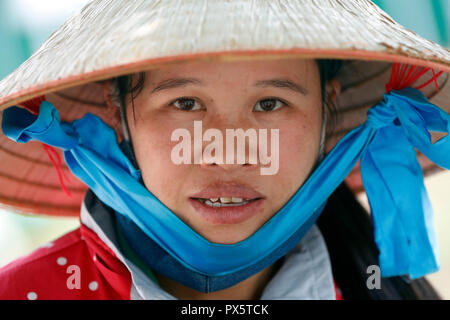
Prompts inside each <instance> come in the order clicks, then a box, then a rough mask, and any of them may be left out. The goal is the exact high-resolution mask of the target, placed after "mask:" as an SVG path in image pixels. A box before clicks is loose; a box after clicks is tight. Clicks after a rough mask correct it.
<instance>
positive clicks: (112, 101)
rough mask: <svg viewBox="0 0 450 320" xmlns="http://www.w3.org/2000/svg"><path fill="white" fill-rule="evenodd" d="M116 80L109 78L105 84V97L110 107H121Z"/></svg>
mask: <svg viewBox="0 0 450 320" xmlns="http://www.w3.org/2000/svg"><path fill="white" fill-rule="evenodd" d="M116 87H117V86H116V83H115V80H112V79H111V80H107V81H106V82H105V83H104V84H103V98H104V100H105V101H106V104H107V106H108V108H115V109H118V108H119V107H120V102H119V97H118V94H117V92H116V91H117V88H116Z"/></svg>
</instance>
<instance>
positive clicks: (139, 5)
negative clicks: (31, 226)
mask: <svg viewBox="0 0 450 320" xmlns="http://www.w3.org/2000/svg"><path fill="white" fill-rule="evenodd" d="M294 57H297V58H337V59H345V60H346V62H345V64H344V67H343V69H342V71H341V72H340V74H339V76H338V79H339V80H340V81H341V84H342V93H341V95H340V97H339V99H338V104H337V108H338V118H337V126H336V128H335V130H334V131H333V132H328V138H327V146H326V149H327V150H330V149H331V148H332V147H333V146H334V145H335V144H336V142H337V141H339V139H340V138H341V137H342V136H344V135H345V134H346V133H347V132H348V131H350V130H351V129H353V128H354V127H356V126H358V125H360V124H362V123H363V122H364V121H365V119H366V111H367V110H368V108H369V107H371V106H372V105H374V104H375V103H376V102H378V101H380V100H381V99H382V95H383V93H385V84H386V83H387V82H388V80H389V77H390V74H391V66H392V63H393V62H395V63H403V64H410V65H416V66H422V67H428V68H430V70H429V71H428V72H427V74H425V75H424V76H422V77H421V78H420V79H419V80H417V83H416V84H415V86H416V87H417V86H420V85H421V84H425V83H426V82H428V81H429V80H430V79H431V78H432V77H433V74H437V73H438V72H440V71H442V73H441V74H440V76H439V78H437V79H435V80H433V83H434V84H432V85H427V86H424V88H423V89H421V90H422V92H424V94H425V95H426V96H427V97H429V99H430V101H431V102H432V103H434V104H436V105H438V106H439V107H441V108H442V109H444V110H446V111H449V110H450V81H448V79H449V73H450V51H449V50H448V49H445V48H442V47H441V46H439V45H437V44H435V43H433V42H431V41H428V40H426V39H423V38H421V37H420V36H418V35H416V34H415V33H413V32H411V31H409V30H407V29H405V28H404V27H402V26H401V25H400V24H398V23H396V22H395V21H393V19H392V18H390V17H389V16H388V15H387V14H386V13H385V12H383V11H382V10H381V9H379V8H378V7H377V6H376V5H374V4H373V3H372V2H371V1H369V0H321V1H317V0H292V1H291V0H289V1H282V0H273V1H250V0H233V1H228V0H214V1H198V0H195V1H194V0H188V1H175V0H165V1H155V0H153V1H151V0H132V1H121V0H94V1H92V2H91V3H89V4H88V5H87V6H86V7H85V8H84V9H83V10H82V11H81V12H80V13H79V14H77V15H75V16H73V17H72V18H70V19H69V20H68V21H67V22H66V23H65V24H63V25H62V26H61V27H60V28H59V29H58V30H57V31H56V32H55V33H53V34H52V35H51V36H50V38H49V39H48V40H47V41H46V42H45V43H44V44H43V45H42V46H41V47H40V48H39V49H38V50H37V51H36V52H35V53H34V54H33V55H32V56H31V57H30V58H29V59H28V60H27V61H26V62H25V63H23V64H22V65H21V66H20V67H19V68H18V69H17V70H16V71H14V72H13V73H12V74H10V75H9V76H8V77H6V78H5V79H3V80H2V81H1V82H0V110H4V109H5V108H7V107H9V106H13V105H23V104H24V102H26V101H28V100H30V99H32V98H35V97H38V96H41V95H45V96H46V99H47V100H48V101H50V102H52V103H53V104H54V105H55V107H56V108H57V109H58V110H59V112H60V115H61V120H62V121H73V120H75V119H78V118H81V117H82V116H83V115H84V114H85V113H86V112H91V113H94V114H97V115H99V116H101V117H102V118H103V119H104V121H105V122H106V123H108V124H109V125H110V126H112V127H113V128H115V130H116V131H117V134H118V139H119V141H120V140H121V139H122V126H121V124H120V118H119V115H118V114H117V113H118V110H117V109H111V108H108V106H107V104H106V103H105V101H104V99H103V97H104V95H103V90H104V89H103V84H102V81H103V80H106V79H109V78H112V77H116V76H119V75H124V74H129V73H133V72H138V71H144V70H149V69H151V68H154V67H158V66H161V65H162V64H170V63H179V62H183V61H189V60H193V59H202V60H213V59H220V60H226V61H233V60H241V59H274V58H294ZM347 60H350V61H347ZM430 82H431V81H430ZM436 86H437V87H438V88H439V90H438V89H437V88H436ZM58 153H59V154H60V157H61V159H63V156H62V153H61V152H60V151H59V150H58ZM418 157H419V161H420V163H421V165H422V167H423V168H424V173H425V174H430V173H432V172H435V171H437V170H439V169H438V167H436V166H435V165H433V164H432V163H431V162H430V161H429V160H427V158H425V157H424V156H423V155H422V154H420V153H418ZM53 159H55V157H54V155H53ZM0 163H1V165H0V203H1V204H2V205H3V206H7V207H10V208H12V209H14V210H17V211H19V212H23V213H39V214H47V215H59V216H61V215H78V214H79V210H80V205H81V202H82V199H83V197H84V194H85V191H86V190H87V187H86V186H85V185H84V183H82V182H81V181H80V180H78V179H77V178H76V177H75V176H73V175H72V173H71V172H70V171H69V169H68V168H67V166H66V165H65V164H62V168H63V172H64V173H65V175H66V176H69V177H70V183H66V185H67V187H68V189H69V190H70V192H71V194H72V198H69V197H68V196H67V195H66V194H65V193H64V192H63V191H62V190H61V187H60V182H59V178H58V175H57V172H56V171H55V169H54V165H53V163H52V161H51V159H50V158H49V157H48V155H47V154H46V152H45V151H44V150H43V148H42V144H41V143H40V142H35V141H33V142H29V143H27V144H19V143H15V142H12V141H11V140H9V139H8V138H6V137H5V136H4V135H3V133H2V134H1V135H0ZM346 182H347V183H348V184H349V185H350V187H351V188H352V189H353V190H354V192H355V193H356V192H360V191H363V187H362V183H361V177H360V175H359V169H358V166H356V167H355V168H354V170H353V171H352V172H351V173H350V175H349V176H348V177H347V179H346Z"/></svg>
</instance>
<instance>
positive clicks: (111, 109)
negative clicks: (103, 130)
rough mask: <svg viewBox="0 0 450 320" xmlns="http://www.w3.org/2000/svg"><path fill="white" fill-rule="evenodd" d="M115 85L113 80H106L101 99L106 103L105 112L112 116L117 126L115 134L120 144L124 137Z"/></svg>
mask: <svg viewBox="0 0 450 320" xmlns="http://www.w3.org/2000/svg"><path fill="white" fill-rule="evenodd" d="M116 88H117V85H116V83H115V80H113V79H111V80H107V81H105V82H104V83H103V99H104V101H105V102H106V106H107V110H108V111H107V112H108V114H110V115H113V116H112V117H113V118H114V122H115V123H116V124H117V127H116V130H115V131H116V134H117V137H118V142H119V143H120V142H121V141H122V139H123V138H124V137H125V135H124V131H123V130H124V129H123V123H122V116H121V115H120V111H121V110H120V109H121V108H120V100H119V96H118V93H117V89H116Z"/></svg>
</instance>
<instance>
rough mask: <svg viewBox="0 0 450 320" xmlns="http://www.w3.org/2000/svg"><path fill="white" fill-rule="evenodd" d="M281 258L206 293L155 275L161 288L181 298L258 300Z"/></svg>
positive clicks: (157, 274) (278, 265)
mask: <svg viewBox="0 0 450 320" xmlns="http://www.w3.org/2000/svg"><path fill="white" fill-rule="evenodd" d="M281 260H282V259H280V260H278V261H277V262H276V263H274V264H272V265H270V266H268V267H267V268H265V269H263V270H261V271H260V272H258V273H256V274H254V275H253V276H251V277H249V278H247V279H245V280H244V281H241V282H239V283H238V284H236V285H234V286H232V287H229V288H226V289H223V290H219V291H214V292H208V293H203V292H200V291H197V290H194V289H192V288H189V287H186V286H184V285H182V284H181V283H179V282H176V281H174V280H172V279H170V278H167V277H165V276H163V275H161V274H159V273H155V275H156V278H157V279H158V283H159V285H160V286H161V288H162V289H164V290H165V291H167V292H168V293H170V294H171V295H173V296H174V297H175V298H177V299H181V300H258V299H260V298H261V295H262V293H263V290H264V288H265V287H266V285H267V283H268V282H269V281H270V279H272V277H273V276H274V275H275V273H276V272H277V271H278V269H279V267H280V264H281Z"/></svg>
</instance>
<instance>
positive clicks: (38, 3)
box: [0, 0, 450, 299]
mask: <svg viewBox="0 0 450 320" xmlns="http://www.w3.org/2000/svg"><path fill="white" fill-rule="evenodd" d="M149 1H150V0H149ZM88 2H89V0H0V43H2V46H1V48H0V79H2V78H3V77H5V76H6V75H8V74H9V73H11V72H12V71H13V70H14V69H15V68H17V67H18V66H19V65H20V64H21V63H22V62H23V61H25V60H26V59H27V58H28V57H29V56H30V55H31V54H32V53H33V52H34V51H35V50H36V49H37V48H38V47H39V46H40V44H41V43H42V42H44V41H45V39H46V38H47V37H48V36H49V35H50V34H51V33H52V32H53V31H54V30H56V29H57V28H58V26H60V25H61V24H62V23H63V22H64V21H65V20H66V19H67V18H68V17H70V16H71V15H72V14H74V13H75V12H77V11H78V10H80V9H81V8H82V7H83V6H84V5H85V4H86V3H88ZM374 2H375V3H376V4H377V5H378V6H380V7H381V8H382V9H383V10H385V11H386V12H387V13H388V14H389V15H390V16H391V17H393V18H394V19H395V20H396V21H398V22H399V23H401V24H403V25H404V26H406V27H407V28H409V29H410V30H412V31H414V32H416V33H418V34H419V35H421V36H423V37H425V38H427V39H430V40H432V41H435V42H437V43H439V44H441V45H443V46H445V47H447V48H449V47H450V0H395V1H393V0H375V1H374ZM425 184H426V187H427V190H428V193H429V196H430V199H431V203H432V204H433V207H434V210H435V224H436V227H437V236H438V240H439V246H440V254H441V261H442V268H441V270H440V271H439V272H436V273H434V274H432V275H430V276H428V279H429V280H430V281H431V282H432V284H433V285H434V286H435V287H436V288H437V290H438V291H439V293H440V294H441V295H442V297H443V298H445V299H450V232H449V230H448V229H449V228H450V197H449V195H450V172H449V171H446V172H443V173H440V174H437V175H434V176H431V177H429V178H427V179H426V182H425ZM359 199H360V201H361V202H362V203H363V204H365V205H367V199H366V198H365V196H364V195H361V196H360V197H359ZM78 226H79V221H78V219H77V218H53V217H52V218H49V217H37V216H23V215H20V214H17V213H14V212H10V211H5V210H2V209H0V267H2V266H4V265H6V264H7V263H9V262H11V261H12V260H14V259H16V258H18V257H20V256H22V255H25V254H27V253H30V252H31V251H33V250H34V249H36V248H37V247H39V246H41V245H43V244H44V243H46V242H48V241H51V240H54V239H55V238H58V237H59V236H61V235H63V234H65V233H67V232H69V231H71V230H73V229H75V228H77V227H78Z"/></svg>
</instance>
